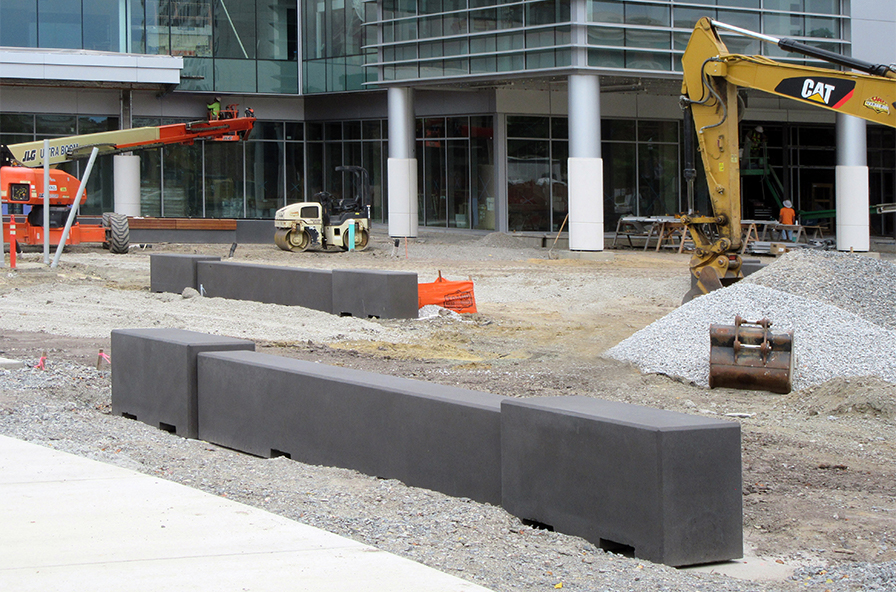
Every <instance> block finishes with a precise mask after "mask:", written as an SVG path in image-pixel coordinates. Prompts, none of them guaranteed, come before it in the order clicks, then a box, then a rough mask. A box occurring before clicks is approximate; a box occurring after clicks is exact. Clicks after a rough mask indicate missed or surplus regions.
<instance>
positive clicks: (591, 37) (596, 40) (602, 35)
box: [588, 27, 625, 47]
mask: <svg viewBox="0 0 896 592" xmlns="http://www.w3.org/2000/svg"><path fill="white" fill-rule="evenodd" d="M588 44H589V45H613V46H618V47H622V46H623V45H625V30H624V29H612V28H610V27H588Z"/></svg>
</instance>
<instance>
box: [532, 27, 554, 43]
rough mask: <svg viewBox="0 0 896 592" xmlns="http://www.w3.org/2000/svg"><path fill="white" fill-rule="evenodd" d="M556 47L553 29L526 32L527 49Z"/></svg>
mask: <svg viewBox="0 0 896 592" xmlns="http://www.w3.org/2000/svg"><path fill="white" fill-rule="evenodd" d="M553 45H554V31H553V29H538V30H535V31H526V47H528V48H533V47H552V46H553Z"/></svg>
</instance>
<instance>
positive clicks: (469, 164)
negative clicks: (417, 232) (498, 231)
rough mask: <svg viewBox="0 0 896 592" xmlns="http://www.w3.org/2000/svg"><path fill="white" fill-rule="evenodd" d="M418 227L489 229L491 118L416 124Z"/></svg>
mask: <svg viewBox="0 0 896 592" xmlns="http://www.w3.org/2000/svg"><path fill="white" fill-rule="evenodd" d="M416 133H417V182H418V193H417V199H418V203H417V207H418V210H417V211H418V222H419V223H420V224H422V225H424V226H436V227H446V228H480V229H489V230H493V229H494V228H495V191H494V185H495V183H494V152H493V143H492V140H493V137H494V133H493V128H492V118H491V117H488V116H473V117H432V118H423V119H418V120H417V132H416Z"/></svg>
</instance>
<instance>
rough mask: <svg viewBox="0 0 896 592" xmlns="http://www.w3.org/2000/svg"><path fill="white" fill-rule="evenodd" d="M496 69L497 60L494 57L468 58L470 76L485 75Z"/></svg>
mask: <svg viewBox="0 0 896 592" xmlns="http://www.w3.org/2000/svg"><path fill="white" fill-rule="evenodd" d="M497 69H498V59H497V58H496V57H495V56H487V57H481V58H470V73H471V74H487V73H489V72H495V71H496V70H497Z"/></svg>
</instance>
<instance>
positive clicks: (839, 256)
mask: <svg viewBox="0 0 896 592" xmlns="http://www.w3.org/2000/svg"><path fill="white" fill-rule="evenodd" d="M744 281H745V282H748V283H751V284H758V285H760V286H767V287H769V288H775V289H776V290H782V291H784V292H789V293H791V294H796V295H797V296H803V297H805V298H812V299H814V300H820V301H821V302H825V303H827V304H831V305H833V306H837V307H840V308H842V309H844V310H848V311H849V312H852V313H855V314H857V315H859V316H860V317H862V318H864V319H865V320H866V321H870V322H872V323H875V324H877V325H880V326H881V327H884V328H885V329H890V330H891V331H892V330H896V313H894V310H893V307H894V305H893V303H894V302H896V265H893V264H892V263H890V262H889V261H882V260H880V259H875V258H872V257H866V256H863V255H854V254H849V253H838V252H836V251H816V250H814V249H802V250H798V251H791V252H790V253H787V254H786V255H784V256H783V257H781V258H780V259H778V260H776V261H775V262H774V263H773V264H772V265H769V266H767V267H765V268H764V269H761V270H759V271H757V272H756V273H753V274H751V275H749V276H748V277H746V278H744Z"/></svg>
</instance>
